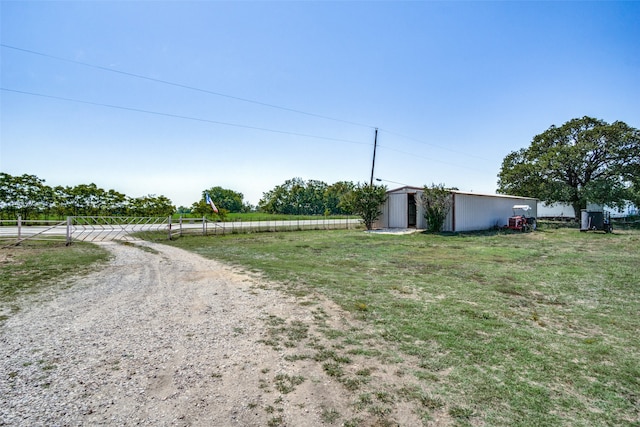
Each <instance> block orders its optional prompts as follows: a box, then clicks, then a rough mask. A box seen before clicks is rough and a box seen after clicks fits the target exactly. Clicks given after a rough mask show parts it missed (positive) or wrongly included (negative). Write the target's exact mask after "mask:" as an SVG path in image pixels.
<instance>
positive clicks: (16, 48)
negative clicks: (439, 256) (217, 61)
mask: <svg viewBox="0 0 640 427" xmlns="http://www.w3.org/2000/svg"><path fill="white" fill-rule="evenodd" d="M0 46H2V47H4V48H7V49H13V50H17V51H20V52H25V53H30V54H32V55H38V56H42V57H45V58H50V59H55V60H58V61H64V62H69V63H71V64H76V65H82V66H84V67H89V68H94V69H97V70H102V71H107V72H110V73H116V74H122V75H124V76H128V77H134V78H137V79H143V80H148V81H151V82H155V83H162V84H165V85H169V86H175V87H179V88H182V89H189V90H192V91H196V92H202V93H207V94H209V95H215V96H220V97H224V98H229V99H234V100H236V101H242V102H248V103H251V104H256V105H261V106H263V107H269V108H276V109H279V110H283V111H289V112H292V113H297V114H304V115H307V116H311V117H317V118H321V119H325V120H332V121H335V122H340V123H346V124H350V125H354V126H360V127H366V128H370V129H374V128H375V127H374V126H371V125H366V124H363V123H358V122H353V121H350V120H343V119H338V118H335V117H329V116H324V115H322V114H316V113H310V112H308V111H302V110H299V109H296V108H289V107H283V106H280V105H275V104H270V103H267V102H261V101H256V100H253V99H248V98H242V97H239V96H234V95H229V94H226V93H221V92H216V91H213V90H209V89H202V88H199V87H195V86H190V85H186V84H182V83H176V82H171V81H168V80H163V79H157V78H154V77H149V76H144V75H141V74H136V73H130V72H127V71H121V70H117V69H115V68H110V67H105V66H102V65H95V64H90V63H88V62H82V61H77V60H74V59H68V58H62V57H60V56H55V55H49V54H47V53H42V52H37V51H35V50H30V49H23V48H20V47H16V46H11V45H8V44H5V43H0Z"/></svg>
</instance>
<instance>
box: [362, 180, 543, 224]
mask: <svg viewBox="0 0 640 427" xmlns="http://www.w3.org/2000/svg"><path fill="white" fill-rule="evenodd" d="M420 197H422V187H411V186H405V187H400V188H396V189H394V190H389V191H388V192H387V201H386V202H385V203H384V205H383V206H382V215H381V216H380V218H379V219H378V221H376V223H375V224H374V227H375V228H416V229H423V228H426V221H425V219H424V210H423V209H422V206H421V203H420ZM451 197H452V198H453V204H452V207H451V211H450V212H449V215H447V219H446V220H445V225H444V231H456V232H457V231H476V230H487V229H489V228H492V227H494V226H499V227H502V226H504V225H506V224H507V221H508V219H509V217H510V216H512V215H513V206H514V205H529V206H530V207H531V211H530V212H531V213H530V215H532V216H534V217H535V216H537V215H536V211H537V202H538V200H537V199H534V198H530V197H518V196H507V195H503V194H479V193H468V192H464V191H451Z"/></svg>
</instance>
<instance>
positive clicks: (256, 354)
mask: <svg viewBox="0 0 640 427" xmlns="http://www.w3.org/2000/svg"><path fill="white" fill-rule="evenodd" d="M102 245H104V247H105V248H106V249H108V250H109V251H110V252H111V253H112V254H113V255H114V257H113V259H112V260H111V261H110V262H109V263H108V265H106V266H105V267H104V268H101V269H100V270H99V271H96V272H94V273H92V274H90V275H88V276H84V277H81V278H76V279H73V280H69V283H66V284H65V285H69V286H67V287H66V288H64V287H63V289H61V288H59V287H58V288H56V289H55V290H52V288H53V287H49V289H50V290H47V291H44V292H43V293H41V294H38V295H37V296H36V297H26V298H25V299H23V300H21V301H20V303H19V304H20V305H21V308H20V310H19V311H18V312H17V313H16V314H14V315H12V316H11V317H10V318H9V319H8V320H6V321H5V322H4V324H2V325H0V358H1V361H0V425H12V426H14V425H16V426H36V425H43V426H58V425H60V426H79V425H153V426H162V425H172V426H174V425H177V426H181V425H184V426H186V425H196V426H316V425H328V424H336V423H337V424H338V425H340V424H342V423H343V422H344V421H345V420H347V421H350V422H351V425H380V424H377V423H378V421H379V416H378V415H375V414H374V415H369V414H367V413H362V412H361V411H362V410H360V412H359V411H358V410H357V409H354V404H353V403H354V392H353V390H352V391H351V392H350V391H349V390H347V389H345V387H344V386H343V384H341V383H340V382H339V381H336V378H333V377H331V376H329V375H327V373H326V372H325V371H324V370H323V367H322V363H319V362H318V360H317V357H315V359H316V360H314V356H313V351H319V350H318V349H322V348H330V347H331V346H332V345H333V344H334V343H333V342H327V338H326V337H324V336H323V334H322V333H320V329H319V328H324V329H326V328H328V327H331V328H333V329H332V330H337V329H340V328H343V329H344V330H347V329H349V330H352V331H353V330H355V329H357V328H359V327H361V325H358V324H357V322H355V321H354V320H353V319H349V318H348V316H346V314H345V313H344V312H342V311H341V310H340V309H339V308H337V307H336V306H335V305H333V304H332V303H330V302H328V301H325V300H323V299H322V298H320V297H318V296H317V295H308V296H306V297H305V298H306V299H305V298H302V300H304V301H302V300H301V298H299V297H298V298H294V297H291V296H287V295H285V294H283V293H282V292H280V291H279V290H278V289H277V286H276V285H275V284H269V283H266V282H263V281H261V280H260V279H259V278H258V277H255V276H251V275H248V274H246V273H243V272H241V271H238V270H234V269H233V268H231V267H228V266H225V265H223V264H220V263H218V262H216V261H212V260H208V259H205V258H202V257H200V256H198V255H195V254H192V253H189V252H186V251H184V250H181V249H178V248H172V247H169V246H164V245H160V244H153V243H148V242H138V243H136V245H135V246H134V245H130V244H129V245H124V244H118V243H115V242H105V243H102ZM142 246H144V247H142ZM143 249H147V250H143ZM320 314H321V315H320ZM318 319H321V320H318ZM276 324H277V325H279V326H278V327H277V328H274V325H276ZM287 328H289V329H287ZM274 331H279V332H274ZM287 331H288V332H287ZM292 331H298V336H295V335H291V333H292ZM274 334H275V335H274ZM278 334H280V335H278ZM286 334H290V335H289V338H288V340H289V342H287V343H285V345H280V344H279V343H278V342H275V343H274V340H275V341H277V340H285V339H287V338H286V337H285V336H286ZM313 349H315V350H313ZM349 363H350V364H349V365H348V369H350V370H351V372H356V371H357V370H358V369H362V366H367V369H368V370H369V371H371V372H375V375H373V376H372V377H368V378H367V379H368V380H371V381H369V382H368V383H367V386H369V387H372V386H377V385H376V384H382V382H381V383H377V382H376V380H377V379H383V380H384V383H387V382H389V381H392V382H393V378H397V376H394V375H392V373H391V372H387V371H386V370H385V369H386V368H385V366H384V365H381V364H380V363H379V362H374V361H372V360H369V359H367V360H365V359H362V360H360V359H358V357H357V356H354V357H353V360H352V361H351V362H349ZM374 363H377V364H378V366H374ZM345 366H346V365H345ZM394 369H395V368H394ZM376 375H377V376H378V378H376ZM355 395H356V396H357V392H356V394H355ZM389 411H390V412H386V413H387V414H388V416H386V418H388V417H393V418H392V420H394V423H393V424H400V425H418V424H419V419H417V418H416V417H415V415H413V411H412V409H411V407H410V406H407V405H404V404H403V403H400V402H396V403H395V404H394V405H393V408H390V409H389ZM385 425H391V424H385Z"/></svg>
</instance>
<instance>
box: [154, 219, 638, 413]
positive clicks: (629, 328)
mask: <svg viewBox="0 0 640 427" xmlns="http://www.w3.org/2000/svg"><path fill="white" fill-rule="evenodd" d="M165 243H168V244H171V245H175V246H179V247H183V248H185V249H188V250H192V251H194V252H197V253H199V254H202V255H204V256H207V257H211V258H216V259H221V260H224V261H227V262H231V263H234V264H237V265H242V266H245V267H247V268H249V269H251V270H254V271H260V272H263V273H264V274H266V275H267V277H269V278H270V279H272V280H277V281H279V282H281V283H282V284H283V288H284V289H286V290H287V291H289V292H291V293H292V294H293V295H305V294H306V293H308V292H309V291H310V290H313V291H316V292H320V293H322V294H324V295H325V296H327V297H329V298H330V299H332V300H334V301H335V302H336V303H337V304H339V305H341V306H342V308H343V309H345V310H347V311H349V312H351V313H352V314H353V316H355V317H357V318H358V319H361V320H363V321H365V322H367V323H369V324H370V325H371V326H373V328H374V330H376V331H378V332H377V334H378V337H377V339H378V342H381V343H382V345H383V346H388V348H389V349H391V348H395V349H399V350H400V352H401V353H402V354H404V355H406V356H413V357H415V358H417V360H418V361H419V362H418V364H417V366H415V371H414V379H418V380H419V381H422V384H423V386H424V388H425V389H427V390H429V396H431V397H429V399H427V402H428V403H430V404H432V403H433V402H438V405H437V406H438V407H440V405H442V407H443V408H445V410H446V412H447V413H448V414H449V416H450V417H452V419H454V421H455V422H456V423H458V424H462V425H465V424H475V423H484V424H485V425H509V426H518V425H520V426H530V425H549V426H556V425H567V426H568V425H572V426H573V425H589V426H600V425H638V422H639V421H640V391H639V390H640V344H638V343H639V341H638V339H637V334H638V331H640V316H639V313H640V298H639V296H640V271H639V268H638V266H640V249H639V248H640V232H638V231H636V230H632V231H620V232H616V233H614V234H603V233H580V232H578V231H577V230H575V229H565V228H563V229H557V230H541V231H538V232H535V233H527V234H521V233H517V234H516V233H499V232H496V233H477V234H459V235H424V234H417V235H405V236H395V235H394V236H390V235H380V234H367V233H363V232H361V231H319V232H312V231H309V232H291V233H265V234H252V235H242V234H237V235H227V236H218V237H186V238H182V239H178V240H176V241H172V242H166V241H165ZM367 345H373V344H364V343H363V344H361V346H360V347H359V350H358V351H359V352H362V353H367V352H368V353H370V354H385V353H388V352H387V351H385V349H384V348H372V347H367ZM322 363H324V364H325V371H326V372H328V373H329V375H333V376H338V377H339V376H340V373H341V369H342V365H340V364H338V363H336V362H335V361H333V360H331V359H328V360H326V361H325V362H322ZM423 398H424V396H423ZM422 400H424V399H422ZM416 401H417V402H419V401H420V399H416ZM431 406H433V405H431ZM421 410H424V411H430V410H432V409H430V405H425V406H423V407H422V409H421ZM425 417H426V418H428V414H427V415H425Z"/></svg>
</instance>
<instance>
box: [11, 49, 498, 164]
mask: <svg viewBox="0 0 640 427" xmlns="http://www.w3.org/2000/svg"><path fill="white" fill-rule="evenodd" d="M0 46H1V47H4V48H7V49H12V50H16V51H19V52H24V53H28V54H32V55H37V56H42V57H44V58H49V59H54V60H58V61H62V62H67V63H71V64H76V65H80V66H84V67H88V68H93V69H97V70H101V71H106V72H110V73H115V74H120V75H124V76H128V77H132V78H137V79H142V80H147V81H151V82H155V83H160V84H165V85H169V86H173V87H178V88H182V89H188V90H191V91H197V92H201V93H206V94H210V95H215V96H219V97H224V98H228V99H233V100H237V101H242V102H246V103H251V104H254V105H260V106H263V107H269V108H274V109H279V110H282V111H288V112H292V113H297V114H302V115H306V116H310V117H316V118H320V119H324V120H330V121H335V122H340V123H345V124H350V125H354V126H359V127H365V128H369V129H374V128H375V127H374V126H371V125H367V124H363V123H358V122H354V121H350V120H344V119H339V118H335V117H330V116H325V115H322V114H316V113H311V112H307V111H303V110H299V109H295V108H289V107H283V106H280V105H276V104H271V103H266V102H261V101H257V100H253V99H248V98H243V97H239V96H234V95H229V94H225V93H221V92H216V91H212V90H208V89H203V88H199V87H195V86H191V85H186V84H182V83H176V82H172V81H168V80H163V79H158V78H154V77H149V76H144V75H141V74H136V73H132V72H128V71H122V70H118V69H115V68H111V67H105V66H101V65H95V64H91V63H87V62H83V61H77V60H73V59H68V58H63V57H59V56H55V55H50V54H47V53H43V52H38V51H35V50H31V49H25V48H20V47H17V46H12V45H8V44H5V43H0ZM0 89H1V90H3V91H7V92H13V93H19V94H24V95H31V96H37V97H42V98H49V99H56V100H59V101H65V102H74V103H79V104H85V105H94V106H100V107H107V108H114V109H119V110H125V111H132V112H138V113H145V114H151V115H157V116H164V117H172V118H176V119H184V120H192V121H198V122H205V123H211V124H217V125H222V126H231V127H237V128H244V129H251V130H258V131H264V132H271V133H277V134H284V135H292V136H299V137H305V138H314V139H321V140H328V141H336V142H345V143H349V144H359V145H369V146H370V145H372V144H371V143H368V142H361V141H354V140H348V139H342V138H332V137H326V136H319V135H311V134H305V133H298V132H291V131H284V130H279V129H270V128H263V127H259V126H251V125H244V124H239V123H230V122H223V121H218V120H212V119H205V118H198V117H192V116H186V115H180V114H173V113H164V112H158V111H152V110H146V109H141V108H134V107H125V106H120V105H114V104H106V103H100V102H93V101H85V100H80V99H74V98H66V97H60V96H54V95H47V94H42V93H36V92H29V91H22V90H17V89H11V88H4V87H2V88H0ZM379 130H380V132H384V133H387V134H390V135H395V136H397V137H400V138H405V139H408V140H412V141H414V142H418V143H421V144H425V145H429V146H433V147H436V148H438V149H442V150H446V151H449V152H453V153H456V154H462V155H465V156H469V157H475V158H478V159H482V160H487V159H485V158H483V157H481V156H477V155H475V154H472V153H467V152H463V151H459V150H454V149H451V148H448V147H444V146H440V145H437V144H433V143H429V142H426V141H423V140H420V139H417V138H414V137H410V136H407V135H403V134H400V133H397V132H394V131H392V130H389V129H385V128H380V129H379ZM379 146H380V147H381V148H385V149H388V150H391V151H395V152H398V153H401V154H405V155H409V156H412V157H418V158H424V159H426V160H430V161H433V162H437V163H442V164H446V165H449V166H454V167H457V168H463V169H469V170H475V171H480V172H485V171H481V170H479V169H475V168H470V167H467V166H461V165H457V164H454V163H451V162H446V161H443V160H438V159H434V158H431V157H426V156H422V155H420V154H416V153H415V152H412V153H408V152H406V151H402V150H399V149H397V148H393V147H389V146H386V145H379Z"/></svg>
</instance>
